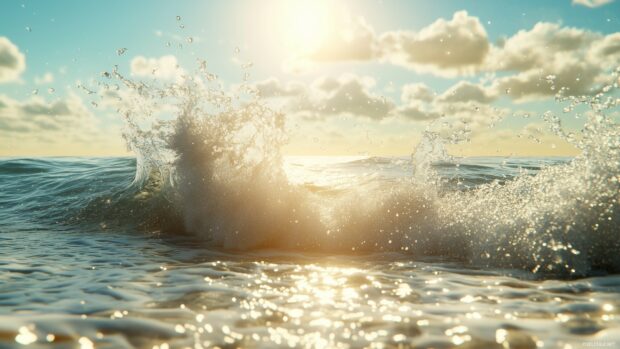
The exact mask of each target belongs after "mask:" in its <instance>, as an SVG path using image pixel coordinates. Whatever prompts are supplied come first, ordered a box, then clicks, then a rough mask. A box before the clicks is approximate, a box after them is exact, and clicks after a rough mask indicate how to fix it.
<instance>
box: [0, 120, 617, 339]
mask: <svg viewBox="0 0 620 349" xmlns="http://www.w3.org/2000/svg"><path fill="white" fill-rule="evenodd" d="M193 126H195V125H193ZM192 129H193V130H194V129H196V128H195V127H192ZM179 131H180V129H179V128H178V125H177V128H175V132H177V133H179ZM180 133H181V134H184V136H183V138H180V139H182V140H187V142H188V143H187V144H177V143H174V142H171V143H169V144H172V145H171V147H172V146H174V147H176V148H175V149H176V157H174V158H173V160H165V159H166V158H165V157H163V156H162V157H157V156H153V153H148V154H149V155H145V154H147V153H146V152H142V153H141V155H140V156H138V157H137V158H128V157H117V158H4V159H1V160H0V348H19V347H22V346H24V345H25V346H26V347H29V348H159V349H163V348H213V347H219V348H238V347H239V348H274V347H291V348H293V347H300V348H455V347H458V348H589V347H607V348H617V347H620V318H619V315H618V307H620V276H618V274H617V273H618V271H620V253H619V251H620V248H619V243H620V242H619V239H618V238H619V237H620V231H619V230H618V220H619V219H620V211H619V210H618V201H617V200H618V198H619V194H618V192H619V191H618V189H619V188H620V184H619V179H620V176H618V168H619V167H618V164H617V162H613V161H611V160H614V159H617V157H613V156H611V155H610V154H609V153H606V157H601V158H600V159H604V161H602V160H601V161H597V157H596V156H593V155H590V156H589V157H585V156H580V157H577V158H574V159H573V158H515V157H511V158H500V157H480V158H454V157H446V156H445V154H443V155H441V156H431V155H432V154H439V153H441V152H439V153H438V152H437V148H436V147H434V146H429V147H419V149H421V150H420V151H424V152H426V156H425V157H421V156H420V154H419V151H417V152H416V153H415V154H414V156H413V157H401V158H399V157H366V156H359V157H285V158H283V159H279V158H277V157H274V158H265V157H259V158H260V160H257V161H254V160H253V162H251V163H252V164H253V165H252V166H247V163H248V162H243V163H241V164H240V162H235V161H233V160H234V159H232V158H231V157H222V156H213V154H214V150H213V148H211V145H212V144H211V143H209V152H208V153H205V150H204V149H202V148H200V147H199V146H197V145H196V144H195V143H193V142H189V140H192V137H191V136H188V135H187V134H186V133H183V132H180ZM209 134H213V133H212V130H210V131H209ZM149 137H152V135H150V136H149ZM429 142H430V143H428V144H430V145H433V143H432V141H431V140H429ZM205 144H206V142H205ZM150 146H152V145H149V147H150ZM142 149H144V148H142ZM190 149H191V150H190ZM429 149H430V150H429ZM215 153H217V151H215ZM206 154H210V155H206ZM239 154H242V156H244V157H245V156H248V154H249V152H247V151H246V152H242V153H239ZM590 154H592V153H590ZM252 156H253V157H252V159H256V157H254V155H252ZM422 158H424V159H429V160H428V161H424V160H421V159H422ZM155 160H158V161H155ZM166 161H167V162H166ZM277 161H281V164H280V165H278V163H277ZM243 164H245V165H243ZM278 166H279V167H278ZM259 168H260V169H265V168H269V169H272V168H276V169H277V170H274V171H271V170H270V171H258V170H257V169H259ZM280 169H281V170H280Z"/></svg>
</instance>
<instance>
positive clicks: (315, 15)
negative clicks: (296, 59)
mask: <svg viewBox="0 0 620 349" xmlns="http://www.w3.org/2000/svg"><path fill="white" fill-rule="evenodd" d="M286 7H287V9H286V11H285V13H286V14H285V16H286V21H287V25H286V27H287V28H286V29H285V30H288V33H287V36H288V40H287V41H289V43H290V44H291V45H292V46H293V47H294V48H295V49H296V50H299V51H301V52H303V53H308V52H312V51H315V50H317V49H318V48H319V47H320V46H321V44H322V43H323V42H324V41H325V40H326V38H327V35H328V33H329V28H330V18H329V17H330V8H329V3H328V2H327V1H321V0H314V1H311V0H298V1H290V2H287V5H286Z"/></svg>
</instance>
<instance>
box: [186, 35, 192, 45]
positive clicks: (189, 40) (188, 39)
mask: <svg viewBox="0 0 620 349" xmlns="http://www.w3.org/2000/svg"><path fill="white" fill-rule="evenodd" d="M187 42H188V43H190V44H191V43H192V42H194V38H192V37H191V36H190V37H189V38H187Z"/></svg>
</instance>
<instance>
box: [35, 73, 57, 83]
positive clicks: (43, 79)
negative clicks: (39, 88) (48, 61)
mask: <svg viewBox="0 0 620 349" xmlns="http://www.w3.org/2000/svg"><path fill="white" fill-rule="evenodd" d="M52 82H54V74H52V73H50V72H47V73H45V74H43V75H42V76H35V78H34V83H35V84H36V85H46V84H51V83H52Z"/></svg>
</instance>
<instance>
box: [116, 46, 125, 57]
mask: <svg viewBox="0 0 620 349" xmlns="http://www.w3.org/2000/svg"><path fill="white" fill-rule="evenodd" d="M125 52H127V48H125V47H123V48H119V49H118V50H116V54H117V55H119V56H120V55H122V54H123V53H125Z"/></svg>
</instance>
